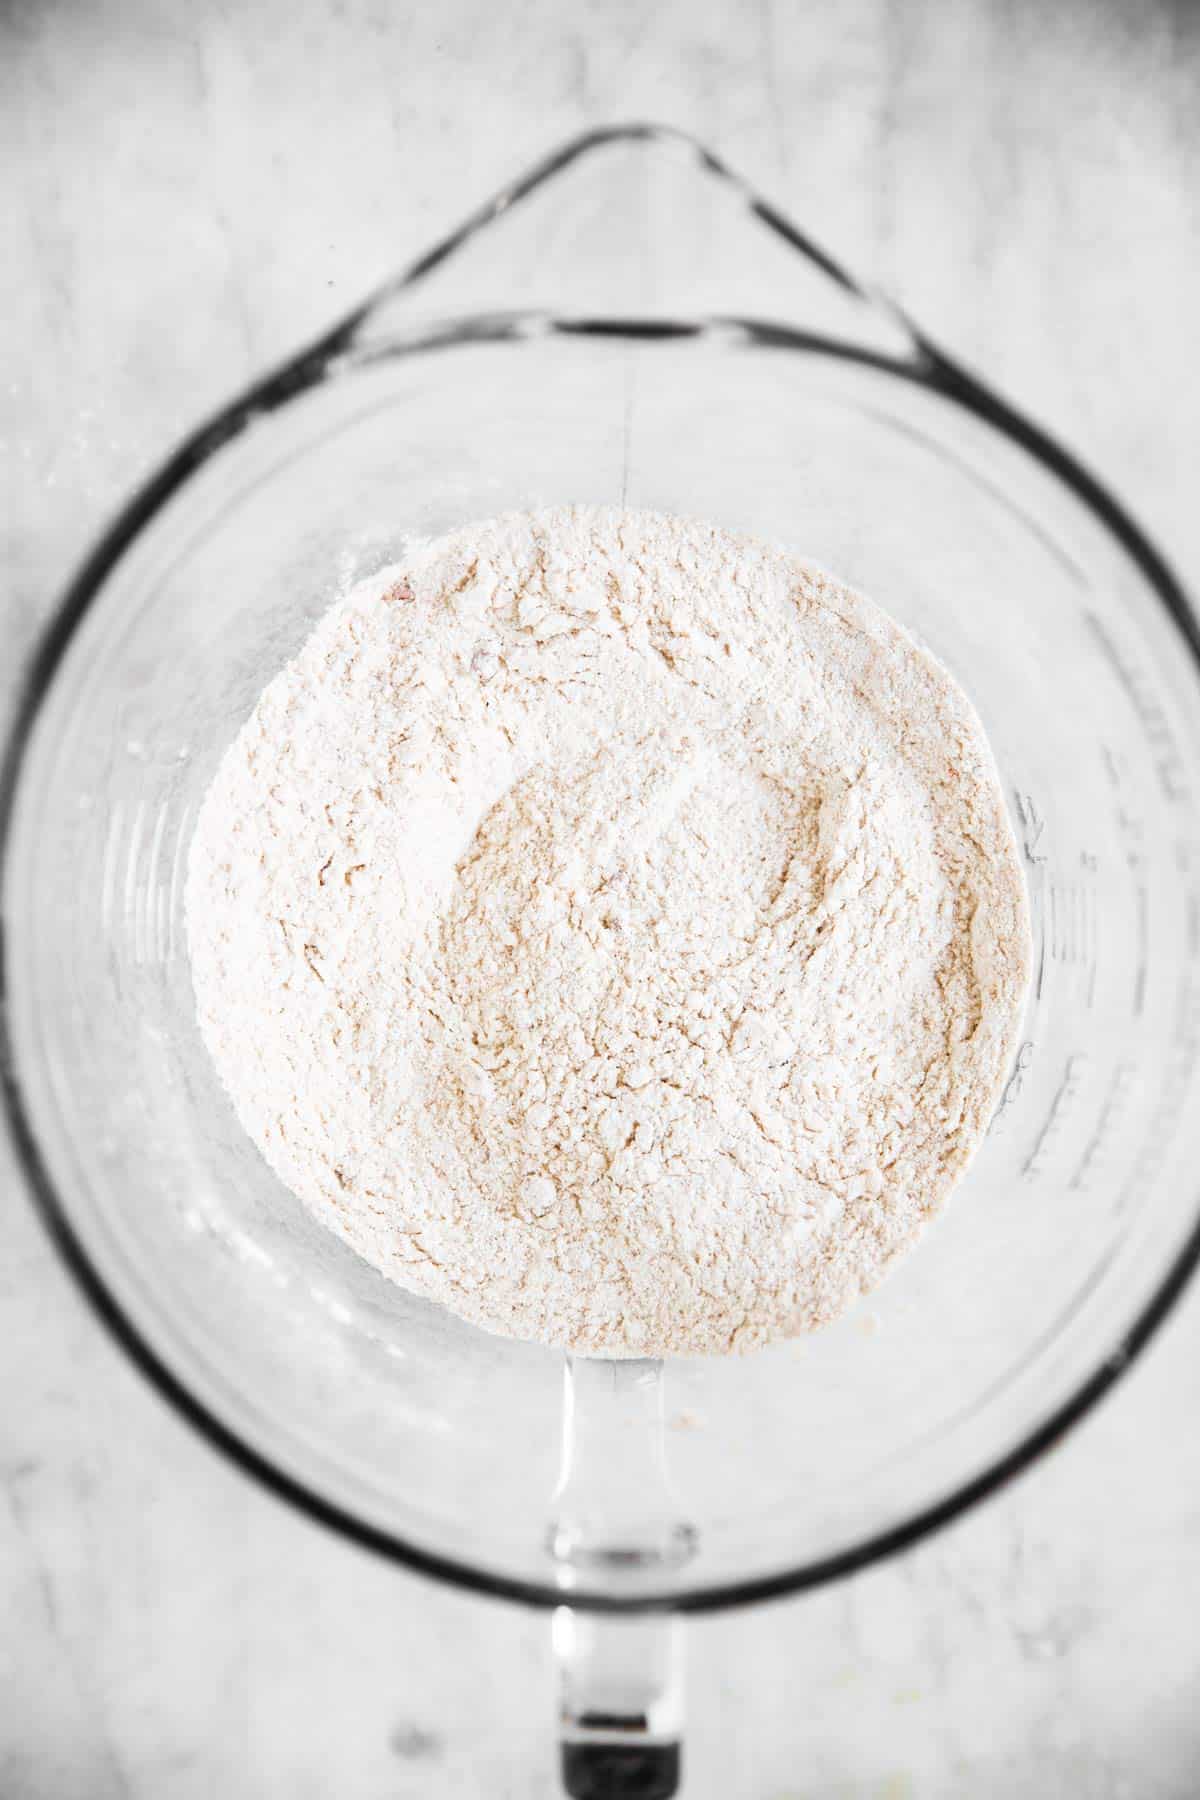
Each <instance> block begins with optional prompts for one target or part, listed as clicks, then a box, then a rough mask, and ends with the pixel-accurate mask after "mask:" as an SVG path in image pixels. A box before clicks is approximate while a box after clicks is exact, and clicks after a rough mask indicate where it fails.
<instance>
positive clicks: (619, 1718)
mask: <svg viewBox="0 0 1200 1800" xmlns="http://www.w3.org/2000/svg"><path fill="white" fill-rule="evenodd" d="M553 1630H554V1653H555V1659H556V1662H557V1665H558V1681H559V1769H560V1772H561V1776H562V1784H563V1788H564V1789H565V1791H566V1792H567V1793H568V1794H570V1795H571V1796H572V1800H618V1797H621V1800H624V1797H625V1796H630V1797H632V1796H634V1795H636V1796H638V1800H671V1796H672V1795H673V1794H675V1793H677V1792H678V1791H679V1783H680V1776H681V1772H682V1766H683V1742H682V1740H683V1643H684V1640H683V1621H682V1619H680V1618H679V1617H677V1616H675V1615H672V1614H661V1613H659V1614H654V1613H651V1614H643V1615H641V1616H640V1617H634V1618H621V1617H613V1616H612V1615H611V1614H596V1613H584V1612H578V1611H576V1610H574V1609H573V1608H571V1607H569V1606H563V1607H560V1608H559V1609H558V1611H557V1612H556V1613H555V1615H554V1627H553Z"/></svg>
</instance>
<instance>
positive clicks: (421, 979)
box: [187, 507, 1029, 1355]
mask: <svg viewBox="0 0 1200 1800" xmlns="http://www.w3.org/2000/svg"><path fill="white" fill-rule="evenodd" d="M187 911H188V929H189V941H190V947H191V956H192V964H193V971H194V979H195V988H196V996H197V1003H198V1009H199V1017H200V1022H201V1026H202V1029H203V1032H204V1036H205V1039H206V1041H207V1043H208V1046H209V1049H210V1050H211V1052H212V1056H213V1058H214V1061H215V1063H216V1066H217V1068H218V1070H219V1072H220V1074H221V1077H222V1079H223V1081H224V1083H225V1085H226V1087H227V1088H228V1090H229V1093H230V1095H231V1096H232V1099H233V1102H234V1105H235V1106H236V1108H237V1112H238V1115H239V1117H240V1118H241V1120H242V1123H243V1124H244V1126H245V1128H246V1130H247V1131H248V1132H249V1134H250V1136H251V1137H252V1138H253V1139H254V1141H255V1142H256V1143H257V1144H258V1145H259V1147H260V1148H261V1150H262V1152H263V1154H264V1156H265V1157H266V1158H267V1160H268V1162H269V1163H270V1164H271V1166H272V1167H273V1168H274V1169H275V1170H276V1171H277V1172H278V1174H279V1175H280V1176H281V1177H282V1179H283V1180H284V1181H285V1182H286V1183H287V1184H288V1186H289V1187H290V1188H292V1189H293V1190H294V1191H295V1193H296V1194H298V1195H299V1196H300V1197H301V1198H302V1199H303V1200H304V1201H305V1202H306V1203H307V1204H308V1205H309V1206H310V1207H311V1208H312V1209H313V1211H314V1212H315V1213H316V1214H317V1215H318V1217H319V1218H321V1219H322V1220H324V1221H325V1223H326V1224H328V1225H329V1226H331V1227H332V1228H333V1229H334V1230H335V1231H337V1232H339V1233H340V1234H341V1236H342V1237H343V1238H345V1240H346V1241H347V1242H348V1243H349V1244H351V1245H352V1246H353V1247H354V1248H355V1249H356V1250H357V1251H359V1252H360V1253H361V1254H362V1255H363V1256H364V1257H366V1258H367V1259H368V1260H369V1261H370V1262H372V1263H374V1264H376V1265H377V1266H378V1267H379V1268H380V1269H382V1270H383V1271H384V1272H385V1273H386V1274H388V1275H390V1276H392V1277H393V1278H394V1279H395V1280H397V1281H399V1282H401V1283H403V1284H404V1285H405V1286H407V1287H410V1288H413V1289H415V1290H417V1291H419V1292H420V1293H422V1294H426V1295H429V1296H431V1297H433V1298H434V1299H437V1300H440V1301H444V1302H445V1304H446V1305H447V1306H449V1307H451V1308H453V1309H454V1311H455V1312H458V1313H461V1314H462V1315H463V1316H464V1317H466V1318H468V1319H472V1320H475V1321H477V1322H478V1323H479V1324H481V1325H485V1326H487V1327H488V1328H489V1329H491V1330H494V1331H499V1332H504V1333H508V1334H513V1335H517V1336H521V1337H527V1338H538V1339H543V1340H545V1341H546V1342H549V1343H554V1344H562V1345H568V1346H570V1347H572V1348H574V1349H577V1350H582V1351H591V1352H598V1353H605V1354H612V1355H626V1354H633V1355H650V1354H666V1353H672V1352H676V1353H690V1352H709V1351H728V1350H742V1349H747V1348H750V1347H752V1346H755V1345H759V1344H765V1343H767V1342H769V1341H770V1340H772V1339H776V1338H779V1337H782V1336H787V1335H793V1334H795V1333H798V1332H802V1331H806V1330H808V1329H809V1328H810V1327H812V1326H815V1325H819V1324H821V1323H823V1322H824V1321H826V1320H829V1319H832V1318H834V1317H835V1316H836V1315H837V1314H838V1313H840V1312H841V1311H842V1309H843V1308H844V1307H845V1306H846V1305H847V1304H848V1303H849V1302H850V1301H851V1300H852V1299H853V1298H854V1297H855V1296H856V1295H857V1294H859V1293H860V1292H862V1291H863V1290H865V1289H868V1288H871V1287H872V1286H874V1284H875V1283H876V1282H878V1281H879V1279H880V1277H881V1276H882V1275H883V1273H884V1271H885V1270H886V1269H887V1267H888V1266H889V1264H890V1263H891V1262H892V1261H893V1260H894V1259H895V1257H896V1256H897V1254H898V1253H899V1252H900V1251H902V1250H904V1249H905V1248H906V1247H907V1246H908V1245H910V1244H911V1243H912V1242H913V1241H914V1239H915V1238H916V1236H917V1235H918V1233H919V1232H920V1230H921V1228H922V1226H923V1225H924V1223H925V1222H926V1220H927V1219H928V1218H929V1217H930V1215H931V1214H932V1213H934V1212H935V1211H936V1210H937V1208H938V1207H939V1205H940V1204H941V1202H942V1201H943V1200H944V1199H945V1197H946V1195H947V1194H948V1193H949V1191H950V1189H951V1188H952V1187H953V1186H954V1184H955V1182H956V1181H957V1180H958V1178H959V1177H960V1176H961V1174H962V1172H963V1170H964V1168H965V1167H966V1165H967V1163H968V1161H969V1159H970V1157H971V1155H972V1153H973V1152H974V1150H975V1148H976V1147H977V1145H978V1143H979V1141H980V1138H981V1137H982V1135H983V1132H984V1130H985V1127H986V1125H987V1122H988V1119H989V1116H990V1113H991V1110H992V1107H993V1104H994V1102H995V1100H996V1097H997V1092H998V1089H999V1086H1000V1084H1001V1081H1002V1079H1003V1077H1004V1074H1005V1069H1006V1064H1007V1062H1008V1060H1009V1056H1010V1052H1011V1050H1012V1048H1013V1044H1014V1037H1015V1034H1016V1031H1017V1027H1018V1022H1019V1017H1020V1012H1021V1008H1022V1003H1023V999H1024V994H1025V988H1026V982H1027V973H1028V962H1029V951H1028V921H1027V911H1026V899H1025V891H1024V885H1023V881H1022V877H1021V873H1020V867H1019V863H1018V859H1017V855H1016V851H1015V848H1014V843H1013V838H1012V834H1011V831H1010V827H1009V823H1008V819H1007V816H1006V813H1005V807H1004V802H1003V798H1002V795H1001V791H1000V786H999V781H998V778H997V774H996V770H995V767H994V764H993V762H992V759H991V755H990V753H989V750H988V746H987V744H986V741H985V739H984V737H983V733H982V729H981V727H980V725H979V722H978V720H977V718H976V717H975V714H974V712H973V711H972V709H971V707H970V705H969V704H968V702H967V701H966V699H965V698H964V696H963V695H962V693H961V692H960V691H959V689H958V688H957V687H956V685H955V684H954V682H953V681H952V680H951V678H950V677H949V676H948V675H947V673H946V671H945V670H944V669H942V668H941V667H940V666H939V665H938V663H936V662H935V661H934V660H933V659H932V657H930V656H929V655H927V654H926V653H925V652H924V651H922V650H920V649H918V648H917V646H916V645H915V644H914V643H913V642H912V641H911V640H910V639H909V638H908V637H907V636H906V635H905V634H904V632H902V631H901V630H900V629H899V628H898V627H897V626H896V625H894V624H893V623H892V622H891V621H890V620H889V619H888V618H887V617H886V616H885V615H884V614H883V613H881V612H880V611H879V610H878V609H877V608H876V607H874V606H873V605H871V604H870V603H869V602H868V601H866V600H864V599H862V598H860V597H859V596H857V595H855V594H852V593H850V592H849V591H848V590H847V589H846V588H844V587H842V586H841V585H840V584H839V583H838V582H836V581H834V580H833V579H832V578H831V577H830V576H828V575H826V574H823V573H821V572H820V571H819V570H817V569H815V568H812V567H810V566H808V565H806V564H805V563H803V562H801V561H799V560H798V559H797V558H796V557H794V556H792V555H790V554H788V553H786V552H784V551H782V550H779V549H776V548H772V547H771V546H769V545H767V544H763V543H759V542H756V541H754V540H752V539H750V538H744V537H736V536H732V535H730V534H729V533H726V532H724V531H720V530H717V529H715V528H714V527H713V526H710V525H705V524H700V523H696V522H691V521H685V520H680V519H673V518H666V517H661V516H658V515H655V514H652V513H632V512H620V511H615V510H602V509H592V508H586V507H579V508H570V509H563V510H558V511H552V512H544V513H540V514H529V515H513V516H509V517H505V518H501V519H496V520H493V521H490V522H488V523H486V524H481V525H475V526H471V527H469V528H467V529H465V530H462V531H458V532H455V533H453V534H452V535H450V536H448V537H446V538H443V539H441V540H439V541H437V542H435V543H425V544H421V545H419V546H418V547H416V548H414V549H413V551H412V553H411V555H410V556H409V557H408V559H407V560H406V561H405V562H404V564H403V565H402V566H398V567H395V568H393V569H390V570H388V571H387V572H386V573H385V574H384V575H381V576H379V577H377V578H375V579H373V580H371V581H369V582H365V583H363V584H362V585H361V586H359V587H357V588H355V589H354V590H353V591H352V592H351V593H350V594H349V595H348V596H347V597H346V598H345V599H343V600H341V601H339V602H338V604H337V605H335V606H334V607H333V609H332V611H331V612H330V613H329V614H328V615H327V616H326V617H325V619H324V620H323V621H322V622H321V624H320V625H319V627H318V628H317V630H316V631H315V632H314V634H313V636H312V637H311V639H310V640H309V642H308V643H307V644H306V645H305V647H304V649H303V651H302V652H301V654H300V655H299V656H298V657H297V658H296V660H295V661H294V662H293V663H291V664H290V665H289V666H288V667H287V668H286V669H285V670H284V671H283V672H282V674H280V675H279V676H278V677H277V678H276V679H275V680H274V681H272V682H271V684H270V686H269V687H268V688H267V689H266V691H265V693H264V694H263V695H262V697H261V699H260V700H259V703H258V705H257V707H256V709H255V711H254V714H253V716H252V717H251V719H250V720H249V722H248V723H247V724H246V725H245V727H244V728H243V730H242V731H241V733H240V734H239V736H238V737H237V739H236V741H235V742H234V743H233V745H232V746H231V747H230V749H229V750H228V752H227V753H226V755H225V757H224V760H223V761H222V763H221V765H220V768H219V769H218V772H217V775H216V779H215V781H214V782H213V785H212V788H211V790H210V792H209V794H208V796H207V799H206V800H205V803H204V806H203V809H202V812H201V815H200V821H199V825H198V829H197V832H196V836H195V839H194V842H193V845H192V851H191V859H190V866H189V876H188V891H187Z"/></svg>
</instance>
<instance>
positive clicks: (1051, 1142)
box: [1021, 1050, 1091, 1181]
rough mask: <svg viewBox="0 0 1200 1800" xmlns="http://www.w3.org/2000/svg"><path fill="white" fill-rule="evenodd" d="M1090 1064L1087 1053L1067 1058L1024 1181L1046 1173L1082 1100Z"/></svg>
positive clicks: (1025, 1166)
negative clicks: (1078, 1101) (1064, 1131)
mask: <svg viewBox="0 0 1200 1800" xmlns="http://www.w3.org/2000/svg"><path fill="white" fill-rule="evenodd" d="M1090 1062H1091V1059H1090V1057H1089V1056H1088V1055H1087V1053H1086V1052H1085V1051H1083V1050H1073V1051H1072V1052H1071V1054H1070V1055H1069V1056H1068V1057H1067V1061H1066V1067H1065V1069H1064V1071H1063V1077H1062V1080H1061V1081H1060V1082H1059V1084H1058V1087H1057V1088H1056V1089H1055V1093H1054V1098H1053V1100H1051V1102H1050V1110H1049V1112H1048V1113H1047V1114H1046V1121H1045V1123H1044V1125H1043V1126H1042V1128H1041V1130H1040V1131H1039V1132H1038V1135H1037V1137H1036V1138H1035V1139H1034V1145H1033V1149H1032V1150H1031V1151H1030V1152H1029V1155H1028V1156H1027V1157H1026V1159H1025V1162H1024V1164H1023V1166H1022V1169H1021V1179H1022V1180H1023V1181H1036V1180H1037V1178H1038V1176H1039V1175H1043V1174H1045V1172H1046V1169H1047V1167H1048V1166H1049V1164H1050V1162H1051V1160H1052V1158H1053V1154H1054V1151H1055V1149H1056V1147H1057V1146H1058V1144H1059V1143H1060V1141H1061V1139H1062V1134H1063V1130H1064V1128H1065V1126H1066V1122H1067V1119H1068V1117H1069V1115H1070V1114H1071V1112H1072V1111H1073V1110H1074V1106H1075V1102H1076V1100H1077V1099H1078V1098H1079V1094H1080V1091H1081V1089H1082V1087H1083V1082H1084V1076H1085V1074H1086V1072H1087V1070H1088V1068H1089V1066H1090Z"/></svg>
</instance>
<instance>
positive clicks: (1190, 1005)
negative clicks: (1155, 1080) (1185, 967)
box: [1114, 978, 1200, 1213]
mask: <svg viewBox="0 0 1200 1800" xmlns="http://www.w3.org/2000/svg"><path fill="white" fill-rule="evenodd" d="M1198 1059H1200V988H1198V987H1197V986H1196V984H1195V982H1194V981H1193V980H1192V979H1190V978H1188V979H1186V980H1184V981H1183V983H1182V984H1181V986H1180V989H1179V997H1178V1000H1177V1002H1176V1006H1175V1015H1174V1019H1173V1022H1172V1028H1171V1043H1170V1059H1169V1061H1168V1063H1167V1067H1166V1072H1165V1075H1164V1077H1163V1081H1162V1086H1161V1088H1160V1090H1159V1097H1158V1103H1157V1105H1156V1106H1155V1108H1154V1110H1153V1112H1152V1113H1151V1115H1150V1124H1149V1126H1148V1128H1147V1131H1146V1135H1145V1137H1144V1139H1143V1140H1142V1144H1141V1146H1140V1148H1139V1150H1138V1153H1137V1155H1136V1157H1135V1158H1134V1163H1133V1167H1132V1169H1131V1170H1130V1172H1129V1175H1128V1177H1127V1178H1126V1181H1125V1184H1124V1186H1123V1187H1122V1188H1121V1190H1120V1193H1119V1194H1118V1196H1117V1202H1116V1206H1115V1208H1114V1211H1115V1212H1117V1213H1123V1212H1125V1211H1126V1210H1127V1209H1128V1208H1129V1207H1130V1206H1131V1205H1132V1204H1135V1203H1136V1201H1137V1198H1138V1196H1139V1195H1140V1194H1142V1193H1144V1192H1145V1190H1146V1188H1148V1187H1150V1186H1151V1185H1152V1184H1153V1183H1154V1182H1155V1181H1157V1180H1158V1177H1159V1176H1160V1175H1161V1174H1162V1172H1163V1170H1164V1169H1165V1167H1166V1166H1167V1162H1168V1159H1169V1157H1170V1154H1171V1147H1172V1143H1173V1140H1174V1137H1175V1128H1176V1126H1177V1125H1178V1124H1179V1121H1180V1119H1181V1117H1182V1116H1183V1110H1184V1105H1185V1103H1186V1101H1187V1098H1188V1094H1189V1091H1190V1089H1191V1086H1192V1077H1193V1075H1194V1074H1195V1071H1196V1063H1197V1060H1198Z"/></svg>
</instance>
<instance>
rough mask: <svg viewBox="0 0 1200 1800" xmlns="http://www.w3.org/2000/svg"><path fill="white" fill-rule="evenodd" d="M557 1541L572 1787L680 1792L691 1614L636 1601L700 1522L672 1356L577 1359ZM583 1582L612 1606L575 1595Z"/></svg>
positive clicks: (581, 1799)
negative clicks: (689, 1493)
mask: <svg viewBox="0 0 1200 1800" xmlns="http://www.w3.org/2000/svg"><path fill="white" fill-rule="evenodd" d="M549 1548H550V1553H551V1555H552V1556H553V1558H554V1560H555V1563H556V1565H557V1569H558V1578H559V1585H560V1587H561V1588H562V1591H563V1605H562V1606H560V1607H559V1608H558V1609H557V1610H556V1612H555V1615H554V1625H553V1635H554V1653H555V1659H556V1662H557V1668H558V1681H559V1719H560V1726H559V1731H560V1752H561V1770H562V1779H563V1785H564V1787H565V1789H566V1791H567V1793H568V1794H570V1795H572V1796H574V1800H601V1796H610V1795H611V1796H624V1795H629V1796H633V1795H638V1796H640V1797H641V1800H669V1796H670V1795H672V1794H674V1793H675V1792H676V1791H677V1789H678V1786H679V1780H680V1769H681V1762H682V1753H681V1739H682V1730H683V1624H682V1621H681V1620H680V1619H679V1618H678V1617H676V1616H674V1615H672V1614H670V1613H667V1612H662V1611H655V1610H645V1611H638V1610H635V1609H636V1608H637V1607H638V1605H639V1602H640V1600H641V1598H642V1597H643V1596H644V1595H648V1594H650V1593H652V1592H653V1590H654V1588H655V1587H656V1586H661V1577H662V1575H663V1574H664V1573H665V1572H667V1571H668V1570H670V1571H674V1570H677V1569H678V1568H679V1567H680V1565H681V1564H683V1563H685V1562H688V1561H689V1560H690V1559H691V1557H692V1556H693V1555H694V1554H695V1550H696V1533H695V1531H694V1530H693V1528H692V1527H691V1526H690V1525H688V1524H687V1523H685V1522H684V1520H683V1517H682V1514H681V1509H680V1506H679V1503H678V1501H677V1500H676V1498H675V1495H674V1493H673V1492H672V1490H671V1485H670V1480H669V1477H668V1474H667V1464H666V1447H665V1436H664V1419H663V1370H662V1364H661V1363H660V1362H653V1361H649V1360H644V1361H643V1360H628V1361H624V1360H623V1361H600V1360H598V1359H594V1358H589V1357H568V1358H567V1362H566V1370H565V1381H564V1392H563V1454H562V1473H561V1475H560V1477H559V1483H558V1488H557V1490H556V1493H555V1496H554V1502H553V1514H552V1523H551V1527H550V1538H549ZM579 1590H583V1591H585V1592H586V1593H587V1594H590V1595H593V1596H594V1595H597V1594H599V1595H602V1596H603V1601H604V1602H605V1603H611V1606H612V1610H603V1611H597V1610H594V1601H593V1602H592V1606H591V1607H589V1603H588V1601H587V1600H586V1599H581V1604H580V1605H579V1606H577V1607H576V1606H572V1605H571V1604H570V1596H571V1593H572V1592H573V1591H579ZM626 1608H628V1609H629V1610H625V1609H626Z"/></svg>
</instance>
